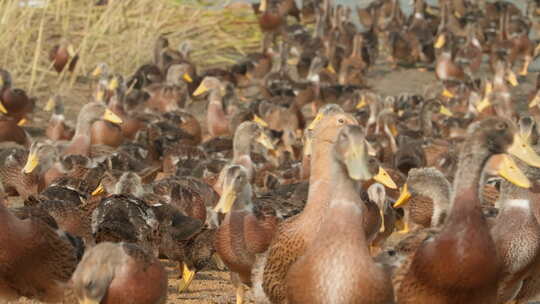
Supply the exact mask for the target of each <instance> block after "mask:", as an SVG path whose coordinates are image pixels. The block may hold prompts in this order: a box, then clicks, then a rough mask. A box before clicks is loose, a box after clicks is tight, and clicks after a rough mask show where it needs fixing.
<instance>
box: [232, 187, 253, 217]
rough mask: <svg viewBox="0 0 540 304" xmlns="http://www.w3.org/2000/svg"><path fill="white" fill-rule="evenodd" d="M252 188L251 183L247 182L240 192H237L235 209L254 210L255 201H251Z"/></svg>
mask: <svg viewBox="0 0 540 304" xmlns="http://www.w3.org/2000/svg"><path fill="white" fill-rule="evenodd" d="M251 195H252V189H251V184H246V185H245V186H244V187H243V188H242V191H241V192H240V193H238V194H237V196H236V200H235V201H234V203H233V208H232V210H233V211H246V212H250V213H252V212H253V203H252V202H251Z"/></svg>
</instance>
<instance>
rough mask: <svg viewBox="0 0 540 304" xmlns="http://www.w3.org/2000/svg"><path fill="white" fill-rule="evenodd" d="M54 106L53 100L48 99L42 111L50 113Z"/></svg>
mask: <svg viewBox="0 0 540 304" xmlns="http://www.w3.org/2000/svg"><path fill="white" fill-rule="evenodd" d="M54 104H55V102H54V98H52V97H51V98H49V100H47V104H46V105H45V109H44V110H45V111H47V112H50V111H52V109H54Z"/></svg>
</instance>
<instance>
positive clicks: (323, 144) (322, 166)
mask: <svg viewBox="0 0 540 304" xmlns="http://www.w3.org/2000/svg"><path fill="white" fill-rule="evenodd" d="M312 144H313V149H312V151H311V164H310V175H309V192H308V203H307V204H306V207H305V209H304V212H303V213H305V214H311V215H308V217H311V216H317V215H318V216H320V214H321V213H322V212H321V210H324V209H325V208H326V207H327V205H328V201H329V198H330V195H331V189H332V188H331V184H332V182H333V171H334V169H333V164H332V163H333V162H334V161H333V159H332V158H333V156H332V147H333V143H332V142H329V141H317V140H314V141H313V143H312ZM329 168H331V169H330V170H329Z"/></svg>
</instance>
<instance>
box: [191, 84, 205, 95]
mask: <svg viewBox="0 0 540 304" xmlns="http://www.w3.org/2000/svg"><path fill="white" fill-rule="evenodd" d="M206 91H208V87H206V85H205V84H204V82H203V83H201V84H200V85H199V87H198V88H197V89H196V90H195V92H193V96H199V95H202V94H204V93H206Z"/></svg>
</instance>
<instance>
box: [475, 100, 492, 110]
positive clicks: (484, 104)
mask: <svg viewBox="0 0 540 304" xmlns="http://www.w3.org/2000/svg"><path fill="white" fill-rule="evenodd" d="M490 105H491V102H490V101H489V99H488V98H487V97H484V98H483V99H482V101H481V102H480V103H479V104H478V105H477V106H476V111H478V113H482V111H484V109H486V108H487V107H489V106H490Z"/></svg>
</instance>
